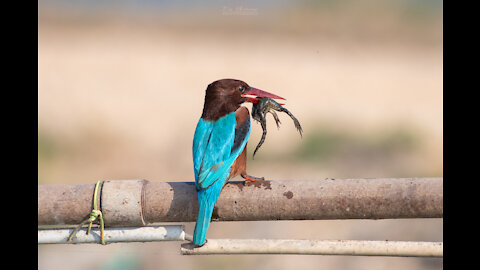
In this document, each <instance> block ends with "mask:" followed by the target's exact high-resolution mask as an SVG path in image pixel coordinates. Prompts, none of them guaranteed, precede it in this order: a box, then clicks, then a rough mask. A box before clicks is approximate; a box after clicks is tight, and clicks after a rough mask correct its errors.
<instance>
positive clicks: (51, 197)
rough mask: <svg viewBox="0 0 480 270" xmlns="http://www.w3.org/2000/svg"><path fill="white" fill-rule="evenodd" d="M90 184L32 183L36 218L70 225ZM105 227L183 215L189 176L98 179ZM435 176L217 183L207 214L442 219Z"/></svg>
mask: <svg viewBox="0 0 480 270" xmlns="http://www.w3.org/2000/svg"><path fill="white" fill-rule="evenodd" d="M94 186H95V184H94V183H92V184H81V185H39V186H38V224H39V225H77V224H79V223H80V222H81V221H82V220H84V219H85V218H86V217H88V215H89V213H90V211H91V209H92V199H93V189H94ZM100 208H101V210H102V212H103V214H104V220H105V226H107V227H108V226H110V227H111V226H117V227H120V226H122V227H123V226H143V225H145V224H149V223H156V222H191V221H195V219H196V217H197V213H198V204H197V194H196V190H195V184H194V183H193V182H150V181H146V180H113V181H104V183H103V186H102V188H101V200H100ZM442 217H443V178H398V179H392V178H382V179H320V180H265V181H259V182H253V183H249V184H246V185H245V184H244V182H243V181H236V182H229V183H227V184H226V185H225V187H224V189H223V191H222V193H221V194H220V198H219V200H218V202H217V204H216V205H215V208H214V211H213V215H212V220H213V221H248V220H320V219H392V218H442Z"/></svg>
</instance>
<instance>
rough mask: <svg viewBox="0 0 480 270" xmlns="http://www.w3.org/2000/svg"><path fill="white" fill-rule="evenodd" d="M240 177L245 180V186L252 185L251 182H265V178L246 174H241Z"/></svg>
mask: <svg viewBox="0 0 480 270" xmlns="http://www.w3.org/2000/svg"><path fill="white" fill-rule="evenodd" d="M240 176H241V177H242V178H243V179H245V184H248V183H251V182H256V181H263V180H265V177H255V176H251V175H248V174H246V173H242V174H240Z"/></svg>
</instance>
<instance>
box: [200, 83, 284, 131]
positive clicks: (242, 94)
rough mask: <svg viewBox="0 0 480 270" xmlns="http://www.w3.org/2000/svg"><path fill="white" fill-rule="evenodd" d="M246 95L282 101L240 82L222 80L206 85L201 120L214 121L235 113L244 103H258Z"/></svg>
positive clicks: (275, 96)
mask: <svg viewBox="0 0 480 270" xmlns="http://www.w3.org/2000/svg"><path fill="white" fill-rule="evenodd" d="M247 95H253V96H257V97H270V98H277V99H284V98H282V97H279V96H277V95H274V94H271V93H268V92H266V91H262V90H260V89H257V88H253V87H250V86H249V85H248V84H247V83H246V82H244V81H241V80H235V79H222V80H218V81H214V82H212V83H211V84H209V85H208V87H207V90H206V92H205V103H204V105H203V113H202V118H203V119H204V120H209V121H215V120H218V119H219V118H220V117H222V116H225V115H227V114H229V113H231V112H234V111H236V110H237V109H238V108H239V107H240V105H241V104H242V103H244V102H252V103H256V102H258V100H257V99H256V98H255V97H247Z"/></svg>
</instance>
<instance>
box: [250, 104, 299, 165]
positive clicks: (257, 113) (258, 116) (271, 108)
mask: <svg viewBox="0 0 480 270" xmlns="http://www.w3.org/2000/svg"><path fill="white" fill-rule="evenodd" d="M257 99H258V102H257V103H254V104H253V106H252V117H253V119H255V120H256V121H258V122H260V124H261V125H262V129H263V134H262V138H261V139H260V142H259V143H258V145H257V147H256V148H255V151H254V152H253V158H255V153H257V150H258V149H259V148H260V146H262V144H263V142H264V141H265V137H266V136H267V119H266V114H267V113H271V114H272V115H273V118H274V119H275V124H277V128H280V125H279V124H281V122H280V119H279V118H278V115H277V113H276V112H275V111H279V112H284V113H286V114H288V116H290V118H292V120H293V123H294V124H295V127H296V128H297V130H298V132H299V133H300V136H302V132H303V130H302V126H300V122H298V120H297V118H295V116H293V114H292V113H291V112H290V111H289V110H287V109H285V108H284V107H282V105H280V104H279V103H278V102H276V101H275V100H273V99H271V98H269V97H258V98H257Z"/></svg>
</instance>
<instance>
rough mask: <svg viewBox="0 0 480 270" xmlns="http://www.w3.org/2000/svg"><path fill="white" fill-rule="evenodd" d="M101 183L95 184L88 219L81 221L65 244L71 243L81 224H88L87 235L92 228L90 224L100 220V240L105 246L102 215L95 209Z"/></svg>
mask: <svg viewBox="0 0 480 270" xmlns="http://www.w3.org/2000/svg"><path fill="white" fill-rule="evenodd" d="M101 183H102V181H98V182H97V184H96V185H95V191H94V193H93V210H92V212H90V217H88V218H87V219H86V220H84V221H82V222H81V223H80V225H78V226H77V227H76V228H75V230H73V232H72V233H71V234H70V236H69V237H68V239H67V242H70V241H72V239H73V236H74V235H75V234H76V233H77V232H78V230H79V229H80V228H81V227H82V226H83V224H85V223H87V222H90V224H89V225H88V230H87V233H86V234H87V235H88V234H89V233H90V230H91V228H92V223H93V222H94V221H95V220H96V219H97V218H100V233H101V239H102V245H105V237H104V230H105V226H104V223H103V215H102V212H101V211H100V210H98V207H97V196H98V188H99V187H100V184H101Z"/></svg>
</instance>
